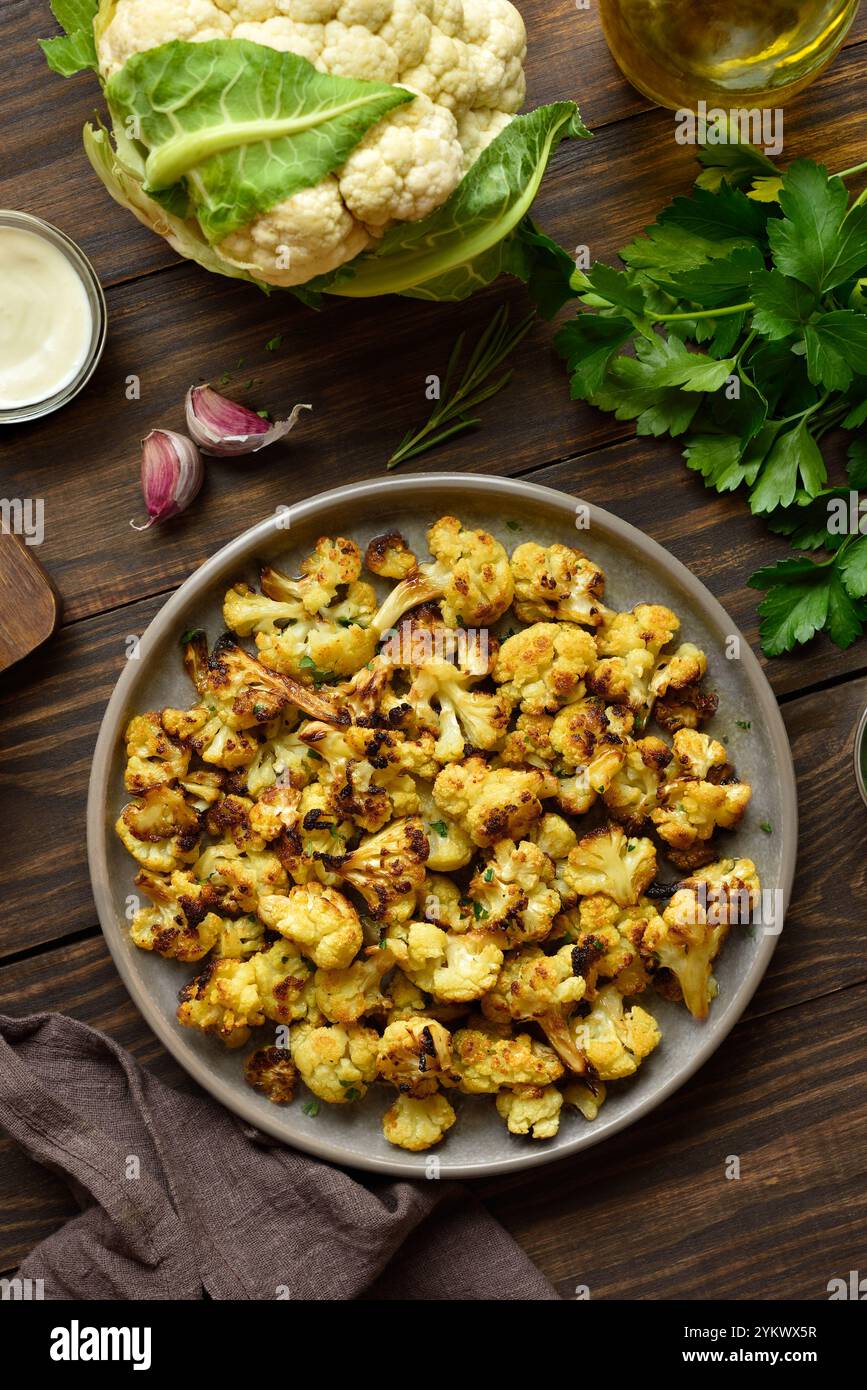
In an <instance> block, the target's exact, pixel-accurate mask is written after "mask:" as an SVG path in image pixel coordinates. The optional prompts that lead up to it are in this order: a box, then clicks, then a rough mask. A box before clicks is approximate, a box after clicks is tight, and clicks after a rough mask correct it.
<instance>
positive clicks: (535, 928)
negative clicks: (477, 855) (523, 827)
mask: <svg viewBox="0 0 867 1390" xmlns="http://www.w3.org/2000/svg"><path fill="white" fill-rule="evenodd" d="M553 879H554V866H553V864H552V863H551V860H550V859H549V858H548V856H547V855H546V854H544V853H543V852H542V850H541V849H540V848H539V846H538V845H534V844H533V843H532V841H530V840H521V841H520V843H519V844H515V842H514V840H500V841H499V842H498V844H497V845H496V846H495V848H494V852H493V854H492V855H491V857H490V859H489V860H488V861H487V863H486V864H485V865H484V866H483V867H481V868H479V869H478V870H477V872H476V874H475V875H474V877H473V879H472V880H471V882H470V887H469V897H470V900H471V902H472V904H473V912H474V915H475V917H476V920H477V922H478V925H479V926H480V927H481V928H482V929H483V930H484V931H485V932H488V933H495V939H496V941H497V942H498V943H499V944H500V945H501V946H502V947H503V948H504V949H506V948H507V947H511V946H517V945H520V944H521V943H522V942H527V941H543V940H544V939H545V937H546V936H547V935H548V933H549V932H550V930H551V926H552V923H553V921H554V918H555V917H556V915H557V913H558V912H559V911H560V895H559V893H558V892H557V890H556V889H555V888H554V886H553Z"/></svg>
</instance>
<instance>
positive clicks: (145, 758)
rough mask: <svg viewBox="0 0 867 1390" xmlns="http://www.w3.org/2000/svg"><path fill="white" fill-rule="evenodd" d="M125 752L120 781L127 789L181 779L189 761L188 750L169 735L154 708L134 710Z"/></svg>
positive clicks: (131, 789)
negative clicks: (125, 761)
mask: <svg viewBox="0 0 867 1390" xmlns="http://www.w3.org/2000/svg"><path fill="white" fill-rule="evenodd" d="M126 756H127V765H126V771H125V773H124V779H123V781H124V786H125V787H126V789H127V791H128V792H146V791H150V789H151V787H159V786H162V785H163V784H164V783H168V782H176V781H182V780H183V778H184V777H185V776H186V773H187V769H188V768H189V765H190V750H189V749H188V748H182V747H181V745H180V744H178V743H175V742H174V740H173V739H170V738H169V736H168V734H167V733H166V731H165V729H164V728H163V726H162V723H161V722H160V716H159V714H157V713H156V712H155V711H153V710H151V711H150V713H148V714H137V715H136V716H135V717H134V718H133V719H131V720H130V722H129V724H128V725H127V727H126Z"/></svg>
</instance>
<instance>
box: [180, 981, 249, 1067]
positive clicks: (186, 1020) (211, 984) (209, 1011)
mask: <svg viewBox="0 0 867 1390" xmlns="http://www.w3.org/2000/svg"><path fill="white" fill-rule="evenodd" d="M180 1001H181V1002H180V1006H179V1008H178V1022H179V1023H181V1024H183V1026H184V1027H185V1028H198V1029H200V1030H201V1031H202V1032H203V1033H212V1034H213V1035H214V1036H215V1037H217V1038H219V1039H220V1041H221V1042H223V1043H225V1045H226V1047H243V1045H244V1043H245V1042H246V1041H247V1039H248V1038H249V1036H250V1030H251V1029H252V1028H258V1027H259V1026H260V1025H261V1024H263V1023H264V1022H265V1014H264V1011H263V1009H262V1001H261V999H260V997H259V986H258V984H257V982H256V972H255V969H254V966H253V961H252V960H212V961H210V962H209V964H208V965H206V966H205V969H204V970H203V971H202V973H201V975H197V976H196V978H195V979H194V980H191V981H190V983H189V984H188V985H185V986H184V988H183V989H182V990H181V993H180Z"/></svg>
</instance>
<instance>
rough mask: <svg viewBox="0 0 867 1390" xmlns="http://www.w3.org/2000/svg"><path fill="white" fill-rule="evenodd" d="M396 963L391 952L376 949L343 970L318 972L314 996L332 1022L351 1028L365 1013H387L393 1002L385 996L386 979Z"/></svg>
mask: <svg viewBox="0 0 867 1390" xmlns="http://www.w3.org/2000/svg"><path fill="white" fill-rule="evenodd" d="M392 964H393V961H392V959H391V957H390V955H389V953H388V952H387V951H378V950H374V951H373V954H372V955H370V956H365V957H362V958H361V959H359V960H357V961H355V962H354V964H353V965H347V966H346V967H345V968H344V969H343V970H317V971H316V975H315V976H314V997H315V1000H316V1005H317V1007H318V1008H319V1009H320V1010H321V1011H322V1013H323V1014H324V1015H325V1017H326V1018H328V1019H330V1020H331V1021H332V1023H342V1024H344V1025H348V1024H350V1023H355V1022H357V1020H358V1019H360V1018H363V1017H364V1015H365V1014H384V1013H387V1012H388V1010H389V1008H390V1006H391V1001H390V1000H389V998H388V997H387V996H386V995H385V994H384V993H383V988H382V981H383V976H385V975H387V974H388V971H389V970H390V968H391V966H392Z"/></svg>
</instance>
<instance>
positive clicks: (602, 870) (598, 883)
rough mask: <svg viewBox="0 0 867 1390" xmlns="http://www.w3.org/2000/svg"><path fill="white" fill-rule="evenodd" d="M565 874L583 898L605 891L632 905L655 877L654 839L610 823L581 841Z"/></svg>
mask: <svg viewBox="0 0 867 1390" xmlns="http://www.w3.org/2000/svg"><path fill="white" fill-rule="evenodd" d="M562 873H563V877H564V879H565V880H566V882H567V883H568V884H569V886H570V887H571V888H572V890H573V891H574V892H575V893H578V894H579V895H580V896H581V897H588V896H589V895H590V894H592V893H604V894H605V895H606V896H607V897H609V898H613V899H614V901H615V902H616V903H618V904H619V906H620V907H633V906H634V905H635V904H636V903H637V902H638V900H639V898H640V897H641V895H642V893H643V892H644V890H645V888H647V886H648V884H650V883H651V882H652V880H653V879H654V877H655V876H656V850H655V849H654V847H653V842H652V841H651V840H646V839H639V838H637V837H629V836H627V835H626V833H625V832H624V830H623V829H622V827H621V826H619V825H614V824H611V823H609V824H608V825H605V826H600V827H599V829H598V830H591V831H590V833H589V834H588V835H585V836H583V838H582V839H580V840H579V841H578V844H577V845H576V846H575V848H574V849H573V850H572V851H571V853H570V855H569V858H568V859H567V860H566V863H565V864H564V866H563V870H562Z"/></svg>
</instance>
